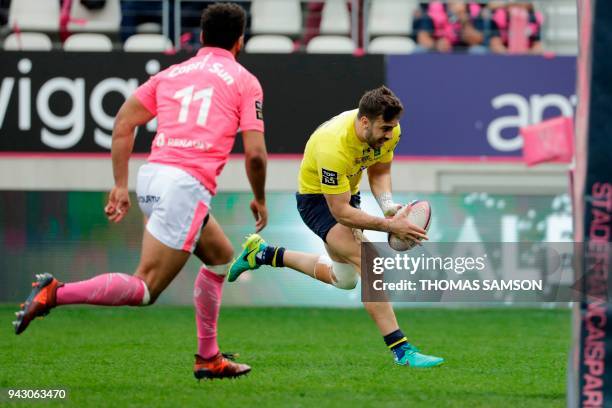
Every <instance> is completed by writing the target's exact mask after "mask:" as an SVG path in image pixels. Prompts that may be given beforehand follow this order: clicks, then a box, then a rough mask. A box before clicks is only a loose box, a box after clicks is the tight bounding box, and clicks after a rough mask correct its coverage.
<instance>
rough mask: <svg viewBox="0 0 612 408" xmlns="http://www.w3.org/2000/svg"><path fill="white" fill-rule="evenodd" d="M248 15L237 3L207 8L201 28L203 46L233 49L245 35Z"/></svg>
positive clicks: (203, 13) (203, 14) (214, 5)
mask: <svg viewBox="0 0 612 408" xmlns="http://www.w3.org/2000/svg"><path fill="white" fill-rule="evenodd" d="M245 27H246V13H245V12H244V9H243V8H242V7H240V6H239V5H238V4H235V3H219V4H213V5H211V6H208V7H206V9H205V10H204V11H203V12H202V20H201V22H200V28H201V29H202V35H203V37H204V41H203V43H202V45H203V46H209V47H219V48H225V49H226V50H230V49H232V47H233V46H234V44H236V41H238V39H239V38H240V36H241V35H243V34H244V30H245Z"/></svg>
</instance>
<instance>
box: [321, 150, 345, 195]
mask: <svg viewBox="0 0 612 408" xmlns="http://www.w3.org/2000/svg"><path fill="white" fill-rule="evenodd" d="M316 160H317V171H318V173H319V183H321V192H322V193H323V194H342V193H345V192H347V191H350V189H351V186H350V183H349V180H348V177H347V174H346V170H347V166H346V163H345V162H344V160H342V158H340V157H337V156H335V155H331V154H328V153H323V154H318V155H317V158H316Z"/></svg>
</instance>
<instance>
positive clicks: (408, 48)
mask: <svg viewBox="0 0 612 408" xmlns="http://www.w3.org/2000/svg"><path fill="white" fill-rule="evenodd" d="M415 46H416V45H415V43H414V41H413V40H412V39H410V38H408V37H399V36H384V37H376V38H375V39H373V40H372V41H371V42H370V45H369V46H368V52H369V53H371V54H411V53H412V51H413V50H414V47H415Z"/></svg>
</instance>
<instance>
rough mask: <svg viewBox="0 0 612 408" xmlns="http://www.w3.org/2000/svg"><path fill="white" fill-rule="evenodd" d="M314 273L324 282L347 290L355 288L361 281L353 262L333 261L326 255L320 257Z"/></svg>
mask: <svg viewBox="0 0 612 408" xmlns="http://www.w3.org/2000/svg"><path fill="white" fill-rule="evenodd" d="M314 275H315V278H316V279H318V280H320V281H322V282H325V283H328V284H330V285H334V286H335V287H337V288H339V289H345V290H351V289H354V288H355V286H357V282H358V281H359V276H358V274H357V272H356V271H355V269H354V268H353V266H352V265H351V264H347V263H341V262H335V261H332V260H331V259H330V258H329V257H327V256H325V255H322V256H321V257H319V260H318V261H317V263H316V265H315V270H314Z"/></svg>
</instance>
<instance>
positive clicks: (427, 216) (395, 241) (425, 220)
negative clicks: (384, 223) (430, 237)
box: [388, 200, 431, 251]
mask: <svg viewBox="0 0 612 408" xmlns="http://www.w3.org/2000/svg"><path fill="white" fill-rule="evenodd" d="M396 217H408V221H410V222H411V223H412V224H414V225H417V226H419V227H421V228H423V229H424V230H425V231H427V230H429V224H430V222H431V206H430V205H429V202H428V201H421V200H415V201H412V202H410V203H408V204H407V205H405V206H403V207H402V208H401V209H400V210H399V211H398V212H397V213H396V214H395V215H394V216H393V218H396ZM388 241H389V246H390V247H391V248H393V249H395V250H396V251H407V250H409V249H412V248H414V247H415V246H416V243H415V242H414V241H410V240H403V239H400V238H398V237H397V236H395V235H393V234H391V233H389V235H388Z"/></svg>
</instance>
